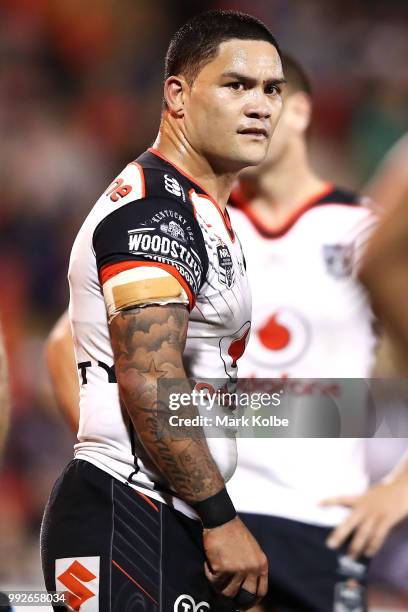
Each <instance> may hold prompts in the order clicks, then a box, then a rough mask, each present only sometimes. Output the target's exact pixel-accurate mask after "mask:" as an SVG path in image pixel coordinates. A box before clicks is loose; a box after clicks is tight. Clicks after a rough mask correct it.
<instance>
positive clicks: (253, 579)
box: [241, 574, 258, 595]
mask: <svg viewBox="0 0 408 612" xmlns="http://www.w3.org/2000/svg"><path fill="white" fill-rule="evenodd" d="M241 589H245V590H246V591H248V593H253V594H254V595H257V594H258V576H257V575H256V574H248V575H247V576H246V577H245V580H244V582H243V583H242V584H241Z"/></svg>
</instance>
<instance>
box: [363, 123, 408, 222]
mask: <svg viewBox="0 0 408 612" xmlns="http://www.w3.org/2000/svg"><path fill="white" fill-rule="evenodd" d="M407 167H408V133H407V134H405V135H404V136H402V138H400V139H399V140H398V142H396V143H395V145H394V146H393V147H392V148H391V150H390V151H389V152H388V153H387V154H386V156H385V157H384V159H383V161H382V162H381V163H380V165H379V166H378V168H377V169H376V171H375V173H374V174H373V176H372V178H371V179H370V181H369V182H368V183H367V185H366V187H365V188H364V193H367V194H368V195H369V196H370V197H371V198H372V199H373V200H374V202H381V205H382V206H384V207H385V208H386V209H387V210H388V209H391V208H395V207H396V206H398V205H399V204H401V205H403V203H404V202H405V203H406V202H407V201H408V172H407Z"/></svg>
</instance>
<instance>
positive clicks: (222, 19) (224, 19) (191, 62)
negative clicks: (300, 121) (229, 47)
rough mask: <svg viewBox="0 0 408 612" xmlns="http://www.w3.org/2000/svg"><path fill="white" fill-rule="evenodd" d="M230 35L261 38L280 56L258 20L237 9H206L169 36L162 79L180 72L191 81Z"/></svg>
mask: <svg viewBox="0 0 408 612" xmlns="http://www.w3.org/2000/svg"><path fill="white" fill-rule="evenodd" d="M232 38H238V39H241V40H264V41H266V42H269V43H270V44H271V45H273V46H274V47H275V48H276V50H277V52H278V54H279V57H280V55H281V54H280V49H279V47H278V44H277V42H276V40H275V38H274V36H273V35H272V33H271V32H270V31H269V29H268V28H267V27H266V25H265V24H264V23H262V21H259V19H256V18H255V17H252V16H251V15H246V14H245V13H240V12H238V11H230V10H211V11H206V12H205V13H200V14H199V15H196V16H195V17H193V18H192V19H190V21H188V22H187V23H185V24H184V25H183V26H182V27H181V28H180V29H179V30H178V31H177V32H176V33H175V34H174V36H173V37H172V39H171V41H170V45H169V48H168V50H167V53H166V60H165V70H164V78H165V80H166V79H167V78H168V77H169V76H171V75H180V74H182V75H184V76H185V78H186V79H187V81H188V82H189V83H190V84H191V83H192V82H193V81H194V79H195V77H196V76H197V74H198V73H199V72H200V70H201V69H202V68H203V67H204V65H205V64H206V63H208V62H209V61H211V59H213V58H214V57H215V56H216V54H217V51H218V46H219V45H220V44H221V43H222V42H225V41H227V40H230V39H232Z"/></svg>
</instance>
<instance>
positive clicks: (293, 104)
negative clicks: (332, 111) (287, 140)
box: [287, 91, 312, 134]
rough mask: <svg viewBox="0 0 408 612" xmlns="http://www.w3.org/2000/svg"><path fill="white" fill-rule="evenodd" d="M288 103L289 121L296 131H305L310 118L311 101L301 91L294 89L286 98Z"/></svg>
mask: <svg viewBox="0 0 408 612" xmlns="http://www.w3.org/2000/svg"><path fill="white" fill-rule="evenodd" d="M287 103H289V105H290V115H291V117H290V121H291V124H292V127H293V128H294V129H295V130H296V131H297V132H298V133H301V134H303V133H305V132H306V131H307V128H308V127H309V125H310V121H311V118H312V101H311V99H310V96H309V95H308V94H307V93H305V92H303V91H296V92H295V93H293V94H292V95H291V96H290V98H289V99H288V100H287Z"/></svg>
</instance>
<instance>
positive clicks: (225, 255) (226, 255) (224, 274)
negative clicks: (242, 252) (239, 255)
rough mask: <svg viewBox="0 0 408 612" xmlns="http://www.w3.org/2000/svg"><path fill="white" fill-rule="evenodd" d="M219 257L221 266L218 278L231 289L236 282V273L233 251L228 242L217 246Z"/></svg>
mask: <svg viewBox="0 0 408 612" xmlns="http://www.w3.org/2000/svg"><path fill="white" fill-rule="evenodd" d="M217 257H218V266H219V270H218V280H219V281H220V283H221V284H222V285H225V286H226V287H227V288H228V289H231V287H232V286H233V285H234V282H235V273H234V265H233V262H232V257H231V253H230V252H229V248H228V247H227V245H226V244H219V245H218V246H217Z"/></svg>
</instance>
